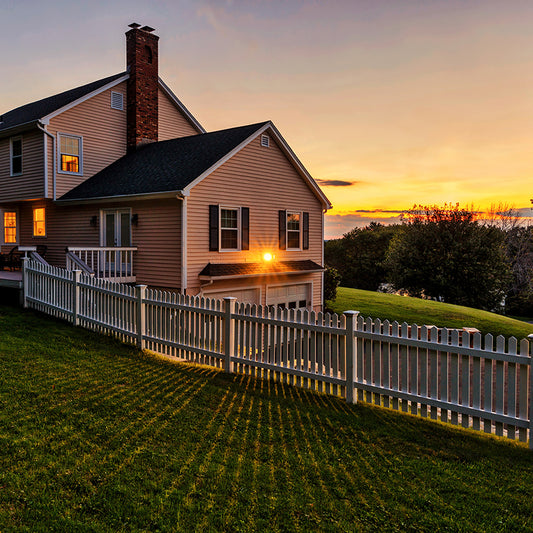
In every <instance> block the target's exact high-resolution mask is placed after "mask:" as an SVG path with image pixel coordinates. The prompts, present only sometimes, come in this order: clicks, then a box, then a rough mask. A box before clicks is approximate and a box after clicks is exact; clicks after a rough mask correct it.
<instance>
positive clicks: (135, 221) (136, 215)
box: [131, 213, 139, 226]
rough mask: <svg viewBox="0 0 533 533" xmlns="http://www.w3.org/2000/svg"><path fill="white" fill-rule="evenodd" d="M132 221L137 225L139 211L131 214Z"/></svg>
mask: <svg viewBox="0 0 533 533" xmlns="http://www.w3.org/2000/svg"><path fill="white" fill-rule="evenodd" d="M131 223H132V224H133V225H134V226H137V224H139V215H138V214H137V213H135V214H134V215H132V216H131Z"/></svg>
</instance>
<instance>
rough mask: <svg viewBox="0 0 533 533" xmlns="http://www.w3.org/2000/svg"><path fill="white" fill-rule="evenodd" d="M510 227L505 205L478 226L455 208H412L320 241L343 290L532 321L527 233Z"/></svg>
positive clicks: (471, 215) (532, 263)
mask: <svg viewBox="0 0 533 533" xmlns="http://www.w3.org/2000/svg"><path fill="white" fill-rule="evenodd" d="M517 221H518V218H517V217H516V213H514V212H513V211H512V209H509V208H506V207H505V206H499V208H493V209H492V212H491V216H489V217H488V218H487V217H485V218H484V219H480V218H479V217H478V216H477V213H476V212H475V211H474V210H473V209H466V208H461V207H460V206H459V205H444V206H442V207H440V206H416V207H414V208H413V209H411V210H410V211H408V212H407V213H405V214H404V215H403V216H402V222H401V223H400V224H393V225H388V226H385V225H383V224H379V223H375V222H372V223H371V224H369V225H368V226H366V227H364V228H355V229H353V230H351V231H350V232H348V233H346V234H345V235H344V236H343V237H342V238H340V239H334V240H330V241H327V242H326V244H325V263H326V266H327V267H328V269H333V270H336V271H337V272H338V274H339V275H340V285H342V286H343V287H353V288H357V289H366V290H372V291H375V290H384V291H389V292H402V293H404V294H408V295H410V296H415V297H422V298H430V299H435V300H439V301H443V302H448V303H454V304H459V305H466V306H469V307H476V308H479V309H486V310H491V311H504V312H507V313H508V314H515V315H522V316H526V315H527V316H533V276H532V272H533V228H532V227H525V226H521V225H519V224H518V222H517Z"/></svg>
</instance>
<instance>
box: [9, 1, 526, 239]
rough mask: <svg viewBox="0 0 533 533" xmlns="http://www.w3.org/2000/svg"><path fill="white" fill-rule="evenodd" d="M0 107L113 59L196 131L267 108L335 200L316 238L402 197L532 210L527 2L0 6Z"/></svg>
mask: <svg viewBox="0 0 533 533" xmlns="http://www.w3.org/2000/svg"><path fill="white" fill-rule="evenodd" d="M0 18H1V20H2V21H3V23H4V24H3V27H4V29H3V31H2V34H1V35H0V41H1V42H2V44H3V49H4V50H9V53H6V54H3V55H2V57H1V58H0V67H1V72H2V73H3V76H2V83H1V85H0V114H1V113H3V112H6V111H8V110H10V109H13V108H15V107H18V106H20V105H23V104H25V103H28V102H31V101H35V100H39V99H41V98H44V97H47V96H50V95H52V94H56V93H58V92H61V91H64V90H67V89H70V88H72V87H76V86H78V85H82V84H85V83H88V82H90V81H93V80H96V79H99V78H103V77H105V76H109V75H111V74H114V73H118V72H120V71H122V70H124V68H125V67H124V65H125V39H124V33H125V31H126V30H127V29H128V28H127V25H128V24H129V23H130V22H133V21H135V22H139V23H142V24H149V25H150V26H152V27H154V28H156V31H155V33H156V34H157V35H159V37H160V54H159V61H160V64H159V71H160V76H161V78H162V79H163V80H164V81H165V83H166V84H167V85H168V86H169V87H171V89H172V90H173V91H174V92H175V94H176V95H177V96H178V98H180V100H181V101H182V102H183V103H184V104H185V105H186V106H187V108H188V109H189V110H190V111H191V113H192V114H193V115H194V116H195V117H196V118H197V119H198V120H199V122H200V123H201V124H202V125H203V126H204V127H205V128H206V129H207V130H208V131H213V130H217V129H222V128H228V127H232V126H237V125H243V124H250V123H254V122H260V121H263V120H268V119H271V120H272V121H273V122H274V124H275V125H276V127H277V128H278V129H279V130H280V132H281V133H282V135H283V136H284V138H285V139H286V140H287V142H288V143H289V145H290V146H291V148H292V149H293V150H294V152H295V153H296V154H297V156H298V158H299V159H300V160H301V161H302V163H303V164H304V166H305V167H306V168H307V170H308V171H309V172H310V174H311V175H312V176H313V177H314V178H315V179H316V181H317V182H318V183H319V184H320V186H321V187H322V189H323V191H324V193H325V194H326V196H327V197H328V198H329V200H330V201H331V203H332V204H333V209H332V210H330V211H328V213H327V215H326V238H332V237H339V236H342V234H343V233H346V232H347V231H349V230H350V229H352V228H353V227H355V226H364V225H366V224H368V223H369V222H371V221H372V220H375V221H379V222H384V223H390V222H397V221H398V217H399V215H400V214H401V212H402V211H405V210H406V209H410V208H411V207H413V205H414V204H422V205H433V204H437V205H442V204H444V203H445V202H447V203H452V204H455V203H457V202H458V203H460V204H461V205H462V206H466V205H472V206H475V207H476V209H480V210H486V209H489V207H490V206H491V205H498V204H507V205H508V206H513V207H515V208H516V209H518V210H519V213H520V214H521V215H522V216H524V217H529V216H531V215H532V214H533V212H532V210H531V207H532V205H531V204H530V200H529V199H530V198H532V197H533V187H531V186H530V183H531V177H532V176H533V150H532V145H533V141H532V137H533V36H532V34H531V27H532V23H533V3H532V2H528V1H518V0H510V1H508V2H501V1H491V0H486V1H477V0H472V1H463V0H447V1H444V0H436V1H434V2H425V1H422V0H405V1H401V2H399V1H397V0H383V1H380V2H375V1H371V0H364V1H363V0H353V1H348V0H339V1H333V0H332V1H322V2H319V1H313V0H309V1H304V0H301V1H295V0H289V1H281V0H272V1H269V2H261V1H259V0H249V1H244V0H233V1H214V0H211V1H192V0H184V1H182V2H172V1H166V0H154V2H152V3H150V4H148V3H146V2H141V1H140V0H131V1H126V0H110V1H106V2H103V1H102V0H95V1H94V2H91V3H76V2H74V3H72V2H67V1H63V0H52V1H50V2H38V1H37V0H27V1H24V2H15V1H14V0H6V1H3V2H1V3H0Z"/></svg>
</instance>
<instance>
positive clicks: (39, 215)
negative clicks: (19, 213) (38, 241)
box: [33, 207, 46, 237]
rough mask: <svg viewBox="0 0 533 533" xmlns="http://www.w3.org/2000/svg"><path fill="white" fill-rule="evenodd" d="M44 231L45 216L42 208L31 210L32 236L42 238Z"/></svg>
mask: <svg viewBox="0 0 533 533" xmlns="http://www.w3.org/2000/svg"><path fill="white" fill-rule="evenodd" d="M45 234H46V231H45V214H44V207H39V208H38V209H34V210H33V236H34V237H44V236H45Z"/></svg>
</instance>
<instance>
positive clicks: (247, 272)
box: [198, 259, 324, 278]
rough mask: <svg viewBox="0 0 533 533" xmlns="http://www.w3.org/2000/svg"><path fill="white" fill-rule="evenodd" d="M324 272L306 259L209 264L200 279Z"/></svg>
mask: <svg viewBox="0 0 533 533" xmlns="http://www.w3.org/2000/svg"><path fill="white" fill-rule="evenodd" d="M322 270H324V269H323V268H322V267H321V266H320V265H318V264H317V263H315V262H314V261H311V260H310V259H305V260H302V261H273V262H271V263H270V262H269V263H208V264H207V265H206V266H205V267H204V268H203V270H202V271H201V272H200V274H198V276H199V277H206V278H219V277H234V276H235V277H237V276H239V277H240V276H261V275H265V274H279V273H282V274H290V273H293V274H300V273H302V272H303V273H305V272H317V271H322Z"/></svg>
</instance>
